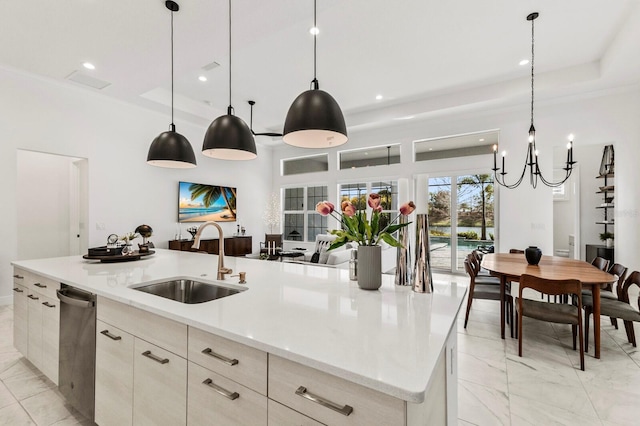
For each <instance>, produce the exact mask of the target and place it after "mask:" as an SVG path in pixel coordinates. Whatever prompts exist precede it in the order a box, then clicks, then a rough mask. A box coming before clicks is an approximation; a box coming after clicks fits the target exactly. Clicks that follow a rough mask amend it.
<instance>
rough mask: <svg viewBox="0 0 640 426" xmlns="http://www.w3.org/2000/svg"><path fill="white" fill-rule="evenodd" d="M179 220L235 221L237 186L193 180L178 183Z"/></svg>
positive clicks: (184, 221)
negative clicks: (206, 183)
mask: <svg viewBox="0 0 640 426" xmlns="http://www.w3.org/2000/svg"><path fill="white" fill-rule="evenodd" d="M178 185H179V186H178V197H179V203H178V221H179V222H180V223H188V222H207V221H214V222H235V220H236V215H237V211H236V198H237V194H236V188H232V187H229V186H219V185H205V184H201V183H193V182H180V183H179V184H178Z"/></svg>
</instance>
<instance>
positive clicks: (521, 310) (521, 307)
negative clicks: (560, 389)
mask: <svg viewBox="0 0 640 426" xmlns="http://www.w3.org/2000/svg"><path fill="white" fill-rule="evenodd" d="M526 288H530V289H533V290H537V291H539V292H541V293H546V294H550V295H554V296H562V295H570V296H574V297H575V300H576V301H577V305H573V304H568V303H551V302H545V301H541V300H533V299H525V298H523V297H522V292H523V290H524V289H526ZM516 313H517V315H516V335H517V336H518V355H519V356H522V317H523V316H525V317H529V318H535V319H538V320H541V321H547V322H552V323H556V324H569V325H571V331H572V334H573V350H576V337H578V338H579V341H580V370H582V371H584V335H583V333H582V283H581V282H580V281H578V280H549V279H545V278H539V277H535V276H533V275H528V274H524V275H522V276H521V277H520V288H519V290H518V298H517V303H516Z"/></svg>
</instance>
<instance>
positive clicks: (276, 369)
mask: <svg viewBox="0 0 640 426" xmlns="http://www.w3.org/2000/svg"><path fill="white" fill-rule="evenodd" d="M269 398H271V399H273V400H275V401H277V402H280V403H282V404H284V405H286V406H287V407H290V408H292V409H293V410H295V411H298V412H300V413H302V414H304V415H306V416H308V417H311V418H312V419H315V420H317V421H319V422H321V423H325V424H331V425H374V424H380V425H404V424H405V421H406V419H405V414H406V413H405V402H404V401H402V400H400V399H397V398H394V397H392V396H389V395H385V394H383V393H380V392H377V391H374V390H371V389H369V388H366V387H364V386H360V385H357V384H355V383H352V382H349V381H347V380H344V379H341V378H339V377H336V376H332V375H330V374H327V373H324V372H322V371H319V370H316V369H314V368H310V367H307V366H304V365H302V364H298V363H296V362H292V361H289V360H286V359H283V358H280V357H277V356H274V355H269Z"/></svg>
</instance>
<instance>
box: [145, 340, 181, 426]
mask: <svg viewBox="0 0 640 426" xmlns="http://www.w3.org/2000/svg"><path fill="white" fill-rule="evenodd" d="M133 353H134V358H133V424H135V425H163V424H164V425H184V424H186V420H187V360H186V359H184V358H182V357H180V356H178V355H176V354H174V353H173V352H169V351H167V350H165V349H163V348H160V347H158V346H156V345H152V344H151V343H148V342H145V341H144V340H142V339H139V338H135V339H134V351H133Z"/></svg>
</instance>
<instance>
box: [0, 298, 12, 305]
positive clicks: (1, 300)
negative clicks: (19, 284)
mask: <svg viewBox="0 0 640 426" xmlns="http://www.w3.org/2000/svg"><path fill="white" fill-rule="evenodd" d="M3 305H13V296H4V297H0V306H3Z"/></svg>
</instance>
